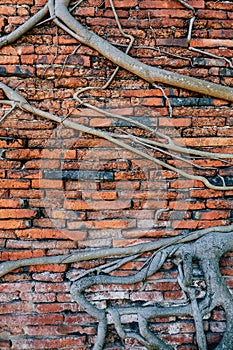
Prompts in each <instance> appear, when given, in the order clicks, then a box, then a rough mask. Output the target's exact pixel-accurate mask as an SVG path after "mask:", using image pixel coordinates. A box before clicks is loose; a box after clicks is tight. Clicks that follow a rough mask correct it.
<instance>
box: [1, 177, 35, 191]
mask: <svg viewBox="0 0 233 350" xmlns="http://www.w3.org/2000/svg"><path fill="white" fill-rule="evenodd" d="M0 187H1V188H9V189H12V188H29V187H30V181H29V180H8V179H4V180H1V179H0Z"/></svg>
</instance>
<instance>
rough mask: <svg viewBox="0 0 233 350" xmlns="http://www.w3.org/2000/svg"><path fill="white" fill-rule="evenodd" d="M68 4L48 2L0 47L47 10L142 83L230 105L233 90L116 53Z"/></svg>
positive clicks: (72, 34)
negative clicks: (72, 12)
mask: <svg viewBox="0 0 233 350" xmlns="http://www.w3.org/2000/svg"><path fill="white" fill-rule="evenodd" d="M69 3H70V1H69V0H49V1H48V4H47V5H46V6H45V7H44V8H43V9H42V10H41V11H39V12H38V14H36V15H34V16H33V17H32V18H31V19H29V20H28V21H27V22H26V23H25V24H24V25H22V26H21V27H19V28H18V29H17V30H16V31H14V32H13V33H11V34H9V35H7V36H4V37H2V38H1V39H0V40H1V41H0V42H1V46H4V45H6V44H7V43H9V42H13V41H15V40H17V39H18V38H19V37H20V36H22V35H23V34H25V33H26V32H27V31H28V30H29V29H31V28H32V27H33V26H34V25H36V24H37V23H38V22H39V21H40V20H41V19H42V18H43V17H44V16H45V15H46V14H47V12H48V9H49V12H50V16H51V20H54V22H55V23H56V24H57V25H58V26H59V27H60V28H62V29H63V30H65V31H66V32H67V33H68V34H70V35H71V36H72V37H74V38H76V39H77V40H78V41H79V42H80V43H82V44H84V45H87V46H90V47H91V48H93V49H95V50H97V51H98V52H99V53H100V54H101V55H103V56H104V57H106V58H108V59H109V60H110V61H112V62H113V63H115V64H116V65H117V66H120V67H122V68H124V69H126V70H128V71H129V72H131V73H133V74H135V75H137V76H139V77H141V78H142V79H144V80H145V81H147V82H149V83H151V84H153V83H156V82H160V83H164V84H168V85H172V86H176V87H180V88H183V89H187V90H191V91H195V92H198V93H202V94H205V95H209V96H212V97H216V98H220V99H224V100H227V101H231V102H233V89H232V88H229V87H226V86H223V85H219V84H215V83H211V82H208V81H204V80H201V79H197V78H194V77H189V76H185V75H182V74H178V73H174V72H170V71H167V70H164V69H160V68H157V67H153V66H148V65H146V64H144V63H142V62H140V61H139V60H137V59H135V58H133V57H131V56H129V55H128V54H127V53H124V52H122V51H121V50H118V49H117V48H116V47H114V46H112V45H111V44H110V43H108V42H107V41H106V40H104V39H102V38H101V37H99V36H98V35H96V34H95V33H93V32H91V31H89V30H88V29H86V28H84V27H83V26H82V25H81V24H80V23H79V22H78V21H77V20H76V19H75V18H74V17H73V16H72V15H71V14H70V12H69V9H68V6H69ZM184 3H185V2H184ZM186 5H187V4H186Z"/></svg>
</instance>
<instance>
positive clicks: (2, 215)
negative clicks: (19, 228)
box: [0, 209, 36, 219]
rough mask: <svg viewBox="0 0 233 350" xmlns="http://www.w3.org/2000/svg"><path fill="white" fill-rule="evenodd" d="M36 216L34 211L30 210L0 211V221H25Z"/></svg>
mask: <svg viewBox="0 0 233 350" xmlns="http://www.w3.org/2000/svg"><path fill="white" fill-rule="evenodd" d="M35 215H36V210H31V209H1V211H0V219H10V218H13V219H14V218H15V219H26V218H32V217H34V216H35Z"/></svg>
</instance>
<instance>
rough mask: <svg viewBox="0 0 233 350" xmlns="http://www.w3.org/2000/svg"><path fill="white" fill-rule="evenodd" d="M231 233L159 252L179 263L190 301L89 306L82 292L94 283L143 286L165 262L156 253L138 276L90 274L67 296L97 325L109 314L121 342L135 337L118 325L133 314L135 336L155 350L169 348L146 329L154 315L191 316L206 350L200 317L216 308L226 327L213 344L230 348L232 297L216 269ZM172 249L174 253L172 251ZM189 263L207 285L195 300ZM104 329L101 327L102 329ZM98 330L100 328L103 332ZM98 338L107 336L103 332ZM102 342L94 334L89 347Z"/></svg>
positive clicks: (230, 242) (221, 349)
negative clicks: (136, 327) (223, 315)
mask: <svg viewBox="0 0 233 350" xmlns="http://www.w3.org/2000/svg"><path fill="white" fill-rule="evenodd" d="M232 237H233V232H232V231H228V232H218V233H217V232H209V233H208V234H206V235H205V236H202V237H200V238H198V239H197V240H196V241H195V242H192V244H190V242H186V243H183V244H180V243H177V245H176V246H174V245H170V246H169V247H167V248H164V249H163V254H164V255H165V257H166V258H170V259H175V260H177V259H179V261H181V262H182V263H183V270H184V274H183V277H182V279H183V280H182V285H183V289H184V291H185V292H187V294H188V297H189V303H188V304H187V303H186V304H184V305H179V306H162V305H160V304H159V303H158V302H157V303H156V301H155V305H154V306H151V305H150V306H138V307H136V306H135V307H130V306H129V307H121V306H119V307H117V306H115V307H109V308H108V307H106V309H105V310H103V309H99V308H98V307H97V306H94V305H93V304H92V303H91V302H90V301H89V300H88V299H87V298H86V297H85V295H84V293H85V291H86V290H87V289H89V288H90V287H92V286H94V285H98V284H101V285H107V284H117V285H119V284H133V283H138V282H143V281H145V279H147V278H148V277H150V276H152V275H153V274H154V273H155V272H157V271H158V270H159V269H160V267H161V266H162V264H163V262H164V258H162V254H161V252H157V253H156V252H155V254H154V256H153V259H152V261H150V264H149V268H148V266H144V267H143V268H142V269H141V270H140V271H139V272H137V273H136V274H134V275H130V276H123V277H118V276H110V275H105V274H102V275H94V276H90V277H84V278H81V279H80V280H78V281H76V282H75V283H73V285H72V287H71V294H72V296H73V299H74V300H75V301H77V302H78V303H79V304H80V305H82V307H83V308H84V310H85V311H87V312H88V313H89V314H90V315H92V316H93V317H96V318H97V320H98V321H99V327H101V322H103V321H102V320H103V319H104V315H103V313H105V314H106V317H107V314H110V315H111V316H112V321H113V323H114V325H115V327H116V330H117V332H118V334H119V336H120V337H121V338H123V339H125V338H126V337H128V336H131V337H134V334H131V335H130V334H128V333H127V332H126V331H125V330H124V326H123V324H122V323H121V316H123V315H137V318H138V324H139V333H140V334H139V335H138V336H139V337H138V338H137V339H138V340H139V341H140V342H141V343H142V344H143V345H144V346H145V347H146V348H148V349H156V350H161V349H162V350H171V349H173V347H172V346H171V345H169V344H167V343H166V342H165V341H164V340H162V339H160V338H159V337H158V336H157V335H155V334H154V333H153V332H152V331H151V330H150V326H149V323H150V320H151V319H152V318H155V317H167V316H177V317H179V316H192V317H193V319H194V323H195V326H196V332H197V344H198V349H199V350H206V349H207V341H206V336H205V333H204V328H203V318H204V317H205V316H206V315H208V314H209V313H210V312H211V311H212V310H213V309H214V308H216V307H219V306H221V307H222V308H223V309H224V311H225V313H226V322H227V329H226V332H225V334H224V336H223V338H222V340H221V342H220V344H219V345H218V346H217V348H216V350H224V349H227V350H232V349H233V343H232V329H233V298H232V295H231V293H230V291H229V289H228V287H227V286H226V283H225V281H224V279H223V277H222V275H221V274H220V271H219V260H220V258H221V256H222V255H223V254H224V253H227V252H229V251H232V250H233V239H232ZM174 248H175V249H174ZM193 260H195V261H198V263H199V265H200V267H201V269H202V271H203V275H204V280H205V282H206V294H205V296H204V298H203V299H202V300H201V301H199V302H198V300H197V297H196V289H195V286H194V285H190V284H192V283H193V273H192V264H193ZM105 326H106V325H105ZM102 332H103V329H102ZM102 336H104V337H106V334H105V335H103V333H102ZM103 343H104V341H103V339H102V338H101V336H100V330H99V332H98V337H97V342H96V343H95V346H94V348H93V349H95V350H97V349H98V350H101V349H103V346H102V344H103Z"/></svg>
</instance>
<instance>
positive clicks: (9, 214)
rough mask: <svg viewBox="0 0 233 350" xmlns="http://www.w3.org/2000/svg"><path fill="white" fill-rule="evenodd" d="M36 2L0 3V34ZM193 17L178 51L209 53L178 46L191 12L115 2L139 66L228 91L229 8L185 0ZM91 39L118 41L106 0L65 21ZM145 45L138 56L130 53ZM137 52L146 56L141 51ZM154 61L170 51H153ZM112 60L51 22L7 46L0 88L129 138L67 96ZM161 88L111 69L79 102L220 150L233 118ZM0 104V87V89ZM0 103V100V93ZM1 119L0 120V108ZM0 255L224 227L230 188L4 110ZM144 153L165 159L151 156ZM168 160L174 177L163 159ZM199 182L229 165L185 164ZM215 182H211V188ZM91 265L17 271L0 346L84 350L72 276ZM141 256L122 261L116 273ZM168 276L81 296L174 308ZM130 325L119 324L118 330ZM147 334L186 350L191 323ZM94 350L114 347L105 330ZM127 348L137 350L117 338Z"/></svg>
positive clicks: (209, 326)
mask: <svg viewBox="0 0 233 350" xmlns="http://www.w3.org/2000/svg"><path fill="white" fill-rule="evenodd" d="M45 3H46V1H45V0H24V1H23V0H20V1H19V0H11V1H9V0H4V1H3V0H0V15H1V18H0V30H1V35H5V34H7V33H9V32H11V31H12V30H14V29H15V28H16V27H17V26H18V25H20V24H22V23H24V22H25V21H26V20H27V19H28V18H29V17H30V16H31V15H32V14H34V13H36V12H37V11H38V10H39V9H40V8H41V7H42V6H43V5H44V4H45ZM188 3H189V4H190V5H192V6H194V7H195V9H196V16H197V19H196V21H195V23H194V29H193V36H192V39H191V42H190V45H191V46H192V47H194V48H197V49H201V50H206V51H208V52H209V53H211V54H213V55H216V56H219V57H210V56H206V55H203V54H198V53H197V52H194V51H191V50H189V47H188V43H187V40H186V38H187V32H188V26H189V21H190V18H191V17H192V16H193V12H192V11H191V10H188V9H187V8H185V7H184V6H182V5H181V4H179V3H178V2H176V1H169V0H168V1H167V0H144V1H137V0H127V1H124V0H121V1H117V0H115V5H116V8H117V11H118V15H119V18H120V20H121V24H122V26H123V28H124V30H125V31H126V32H127V33H130V34H132V35H134V36H135V39H136V40H135V48H133V49H132V50H131V55H132V56H134V57H137V58H138V59H140V60H141V61H143V62H145V63H148V64H151V65H155V66H159V67H162V68H166V69H168V70H171V71H176V72H179V73H182V74H186V75H190V76H195V77H199V78H203V79H205V80H208V81H212V82H215V83H221V84H224V85H228V86H233V69H232V68H231V67H230V64H229V62H227V61H226V60H225V59H224V58H226V59H227V60H229V61H230V62H231V64H233V62H232V56H233V42H232V37H233V21H232V19H233V4H232V3H231V2H227V1H204V0H189V1H188ZM74 14H75V15H77V18H79V19H81V22H82V23H85V24H86V25H87V26H88V27H89V28H90V29H91V30H93V31H94V32H96V33H98V34H99V35H101V36H103V37H104V38H107V39H108V40H109V41H111V42H114V43H116V42H118V43H119V42H120V43H121V44H126V43H127V41H126V40H125V38H123V37H122V35H121V34H120V32H119V30H118V28H117V25H116V21H115V19H114V16H113V13H112V10H111V8H110V5H109V3H108V1H105V2H103V1H101V0H92V1H91V0H90V1H89V2H88V1H87V2H83V4H82V5H81V6H80V7H79V8H77V9H76V10H75V11H74ZM140 46H145V47H140ZM147 46H152V47H156V48H157V49H161V51H159V50H150V49H148V48H147ZM165 51H167V52H169V53H170V54H172V55H167V54H166V53H165ZM114 68H115V67H114V66H113V64H112V63H110V62H108V61H107V60H106V59H104V58H103V57H100V56H99V55H98V54H97V53H96V52H95V51H93V50H92V49H89V48H87V47H84V46H78V43H77V42H76V41H75V40H74V39H72V38H71V37H70V36H69V35H67V34H66V33H64V32H63V31H62V30H61V29H58V28H57V27H56V25H55V24H54V23H52V22H46V23H45V24H41V25H39V26H37V27H35V28H34V29H32V30H31V31H29V32H28V34H27V35H24V36H23V37H22V38H21V39H20V40H18V41H17V43H15V44H12V45H8V46H6V47H4V48H2V49H1V51H0V74H1V81H2V82H4V83H6V84H9V86H11V87H12V88H17V91H18V92H19V93H21V94H22V95H23V96H24V97H25V98H27V99H28V101H30V103H31V104H32V105H33V106H35V107H37V108H41V109H42V110H46V111H49V112H51V113H54V114H58V115H59V116H61V117H65V116H67V115H69V118H70V119H72V120H74V121H77V122H78V123H83V124H84V125H88V126H92V127H98V128H101V129H102V130H110V131H114V130H116V128H120V129H121V130H123V131H124V132H126V133H129V132H133V133H134V134H136V135H142V136H143V135H145V133H144V132H143V131H141V130H139V129H136V128H135V127H132V126H130V125H129V123H127V122H125V121H123V120H121V121H119V120H118V119H111V118H108V117H103V116H102V115H101V114H100V113H98V112H95V111H92V110H90V109H88V108H81V107H80V106H79V105H78V104H77V103H76V102H74V100H73V98H72V97H73V94H74V92H75V91H76V89H77V88H79V87H85V86H89V85H94V86H99V87H101V86H102V85H103V84H104V83H105V82H106V81H107V78H108V77H109V76H110V75H111V73H112V72H113V71H114ZM164 89H165V93H166V95H167V96H168V97H169V101H170V103H171V105H172V109H173V118H169V116H168V104H167V101H166V99H165V98H164V96H163V93H162V91H161V90H159V89H156V88H151V87H150V86H149V84H148V83H146V82H144V81H142V80H140V79H139V78H137V77H135V76H133V75H132V74H130V73H128V72H126V71H124V70H123V69H121V70H120V71H119V73H118V74H117V77H116V78H115V79H114V81H113V83H112V84H111V86H110V87H109V88H108V89H106V90H101V89H99V90H94V91H91V92H88V93H86V94H85V95H84V101H86V102H88V103H91V104H93V105H95V106H97V107H101V108H103V109H105V110H108V111H111V112H113V113H118V114H120V115H123V116H127V117H132V118H135V119H136V120H138V121H142V122H144V123H146V124H147V125H150V126H154V127H156V126H158V127H159V130H160V131H162V132H164V133H165V134H167V135H169V136H171V137H172V138H174V140H175V141H176V142H177V143H178V144H182V145H184V146H187V147H201V149H203V150H209V151H213V152H225V153H232V150H233V141H232V140H233V139H232V135H233V126H232V125H233V110H232V106H231V104H230V103H228V102H226V101H222V100H218V99H215V98H210V97H208V96H201V95H198V94H196V93H191V92H188V91H184V90H181V89H178V88H173V87H168V86H164ZM0 94H1V91H0ZM0 97H1V98H2V99H3V98H4V96H3V94H1V96H0ZM1 107H2V108H1V112H2V114H3V113H4V112H5V108H7V107H6V106H4V105H1ZM0 145H1V154H0V155H1V158H0V208H1V209H0V210H1V211H0V247H1V252H0V254H1V261H7V260H15V259H22V258H31V257H40V256H45V255H57V254H63V253H64V254H67V253H72V252H74V251H75V250H76V249H77V248H81V249H84V248H98V247H125V246H128V245H132V244H136V243H141V242H145V241H152V240H157V239H159V238H161V237H169V236H176V235H179V234H180V233H181V232H183V231H184V230H193V229H200V228H207V227H211V226H217V225H228V224H230V223H231V220H232V214H233V201H232V195H233V192H232V191H225V192H223V191H215V190H210V189H207V188H205V187H204V185H203V184H202V183H201V182H198V181H191V180H185V179H184V178H181V177H179V176H178V175H177V174H176V173H174V172H172V171H170V170H166V169H164V168H161V167H158V166H156V165H155V164H153V163H152V162H149V161H146V160H144V159H141V158H140V157H139V156H138V157H137V156H135V155H134V154H132V153H130V152H129V151H125V150H122V149H120V148H117V147H115V146H114V145H112V144H111V143H110V142H108V141H106V140H102V139H100V138H94V137H92V136H88V135H86V134H81V133H80V132H77V131H74V130H71V129H68V128H65V127H64V126H60V125H57V124H56V123H54V122H50V121H47V120H45V119H42V118H40V117H36V116H34V115H32V114H29V113H26V112H24V111H22V110H19V109H15V110H14V111H12V112H11V113H10V115H8V116H7V118H6V119H5V120H4V121H3V122H2V123H1V124H0ZM154 154H155V155H156V156H158V157H162V159H163V157H165V158H166V156H163V155H161V153H160V152H159V151H156V150H155V151H154ZM168 162H169V164H175V165H177V166H178V165H179V166H181V167H182V168H187V169H186V170H187V171H190V172H191V173H194V172H195V169H193V167H192V166H190V165H187V164H186V165H185V164H184V163H182V162H180V161H179V160H177V159H175V158H171V157H170V158H169V157H168ZM198 164H199V165H200V166H206V165H208V166H209V167H210V169H208V170H206V169H201V170H200V172H201V174H203V175H206V176H207V177H213V176H214V175H215V168H214V167H220V169H221V171H220V175H222V176H224V177H225V179H226V182H227V184H232V169H231V168H230V167H229V164H226V163H224V162H222V161H220V160H201V159H200V160H199V161H198ZM219 181H221V180H219ZM232 259H233V258H232V255H231V254H228V256H227V257H225V259H223V260H222V273H223V274H224V275H225V276H226V279H227V283H228V285H229V287H230V288H231V287H232V288H233V280H232V278H231V276H232V275H233V269H232V264H233V261H232ZM100 262H103V261H93V262H89V263H79V264H73V265H72V266H65V265H41V266H34V267H28V268H23V269H18V270H17V271H14V272H13V273H9V274H8V275H6V276H4V277H3V278H2V283H1V285H0V300H1V304H0V314H1V317H0V326H1V331H0V348H1V349H2V350H4V349H14V350H22V349H33V350H36V349H42V348H44V349H75V350H76V349H82V350H84V349H88V348H89V347H90V344H93V343H94V339H95V334H96V321H95V320H94V319H92V318H91V317H90V316H89V315H87V314H86V313H85V312H83V310H82V309H81V308H80V307H79V306H78V305H77V304H76V303H75V302H73V301H72V299H71V296H70V294H69V287H70V282H71V280H72V278H75V276H77V274H79V273H83V272H84V271H86V270H87V269H88V268H92V267H94V266H96V265H98V264H99V263H100ZM142 264H143V259H141V260H139V261H136V262H134V263H128V264H125V265H124V266H123V267H122V268H121V269H120V270H119V271H118V272H115V273H118V274H119V275H126V274H129V273H131V272H132V271H135V270H137V269H139V268H140V266H142ZM176 277H177V271H176V268H175V266H174V265H173V264H172V263H170V262H167V263H166V264H165V265H164V266H163V268H162V270H161V271H160V272H159V273H157V274H156V275H155V276H154V277H153V279H151V280H150V281H149V283H148V284H146V285H145V286H144V289H143V288H142V285H137V286H135V285H132V286H131V285H130V286H128V285H127V286H117V287H116V286H107V287H103V286H95V287H93V289H92V293H90V298H92V299H93V300H95V301H96V302H97V303H99V305H100V306H102V307H103V306H105V305H109V304H111V303H112V304H115V303H119V304H125V303H126V304H127V303H129V302H131V303H135V305H136V304H137V303H140V302H147V301H151V300H156V301H158V302H160V301H165V302H166V301H171V300H174V301H177V299H178V300H179V299H182V298H184V295H183V292H182V291H181V290H180V287H179V285H178V283H177V280H176ZM224 320H225V319H224V312H223V310H218V309H216V310H215V311H214V312H213V314H212V317H211V319H210V320H209V321H205V322H206V323H205V329H206V332H207V334H208V341H209V343H210V349H213V348H214V346H215V345H216V344H217V343H218V342H219V340H220V338H221V335H222V333H223V331H224V328H225V322H224ZM125 322H126V323H129V324H130V325H131V327H136V322H135V319H133V318H132V317H131V318H130V317H129V318H128V319H126V320H125ZM152 328H153V329H154V330H155V332H159V333H161V334H162V337H163V338H164V339H166V340H168V341H170V342H171V344H173V345H177V349H179V350H188V349H197V346H196V345H195V336H194V324H193V320H192V319H191V318H184V317H183V318H180V319H176V318H175V317H168V318H163V319H156V320H154V322H153V324H152ZM107 346H108V347H107V348H108V349H111V350H117V349H123V348H124V346H123V344H122V343H121V341H120V340H119V338H118V337H117V335H116V332H115V330H114V327H113V326H112V325H110V332H109V336H108V339H107ZM125 347H126V348H128V349H132V348H134V349H144V347H142V346H140V345H139V344H138V343H137V342H136V341H133V340H132V339H127V341H126V343H125Z"/></svg>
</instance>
